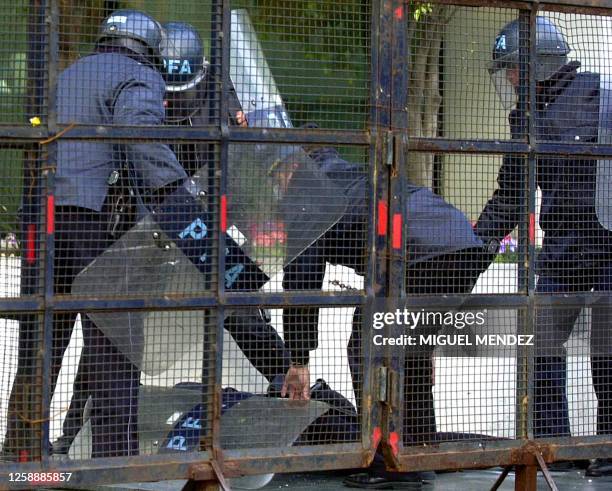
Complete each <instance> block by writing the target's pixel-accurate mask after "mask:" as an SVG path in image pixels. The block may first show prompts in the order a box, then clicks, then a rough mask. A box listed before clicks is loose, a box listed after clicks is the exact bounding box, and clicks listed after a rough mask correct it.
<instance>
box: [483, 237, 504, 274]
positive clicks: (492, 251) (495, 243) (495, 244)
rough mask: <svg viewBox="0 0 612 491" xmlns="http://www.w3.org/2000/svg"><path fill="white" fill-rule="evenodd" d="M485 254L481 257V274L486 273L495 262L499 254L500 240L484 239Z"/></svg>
mask: <svg viewBox="0 0 612 491" xmlns="http://www.w3.org/2000/svg"><path fill="white" fill-rule="evenodd" d="M482 241H483V242H484V246H483V253H482V256H481V261H482V262H481V265H480V269H481V272H484V271H486V269H487V268H488V267H489V266H490V265H491V263H492V262H493V261H495V257H496V256H497V252H498V251H499V240H497V239H483V240H482Z"/></svg>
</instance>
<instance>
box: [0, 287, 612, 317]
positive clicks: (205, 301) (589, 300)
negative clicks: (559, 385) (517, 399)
mask: <svg viewBox="0 0 612 491" xmlns="http://www.w3.org/2000/svg"><path fill="white" fill-rule="evenodd" d="M211 295H212V294H211ZM364 299H365V293H364V294H363V295H359V294H350V295H348V294H347V295H344V294H339V293H338V292H308V293H301V292H284V293H281V292H276V293H263V292H257V293H240V294H227V295H226V296H225V299H224V300H222V299H219V300H217V299H216V298H215V297H213V296H192V297H185V296H176V297H172V296H165V297H150V298H71V297H58V298H56V299H55V300H54V301H53V302H52V303H51V304H48V305H47V307H48V308H50V309H53V310H56V311H101V310H191V309H199V308H214V307H216V306H218V305H224V306H227V307H253V306H258V307H271V308H275V307H276V308H282V307H287V306H296V305H310V306H319V307H334V306H337V307H354V306H357V305H361V304H362V303H363V301H364ZM532 302H533V305H535V306H536V307H610V308H612V294H610V293H608V292H584V293H574V294H558V295H551V294H542V295H535V296H534V297H533V300H532ZM405 303H406V305H407V306H408V307H410V308H447V309H456V308H463V309H477V308H494V309H516V308H526V307H528V306H529V305H530V300H529V297H528V296H527V295H522V294H512V295H508V294H500V295H486V294H484V295H435V296H425V295H424V296H408V297H406V299H405ZM44 306H45V305H44V301H43V299H42V298H5V299H0V317H1V316H2V314H15V313H23V312H30V313H31V312H37V311H38V312H39V313H40V312H41V311H42V310H43V309H44Z"/></svg>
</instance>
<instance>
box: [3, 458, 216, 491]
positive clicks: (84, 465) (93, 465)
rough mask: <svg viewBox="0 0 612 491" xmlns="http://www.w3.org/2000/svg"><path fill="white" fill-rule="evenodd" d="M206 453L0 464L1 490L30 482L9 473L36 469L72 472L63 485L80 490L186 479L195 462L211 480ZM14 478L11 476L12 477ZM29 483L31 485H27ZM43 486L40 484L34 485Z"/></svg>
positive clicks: (27, 471)
mask: <svg viewBox="0 0 612 491" xmlns="http://www.w3.org/2000/svg"><path fill="white" fill-rule="evenodd" d="M209 461H210V454H209V453H208V452H202V453H191V452H190V453H187V452H186V453H180V454H179V453H173V454H163V455H149V456H144V455H141V456H137V457H129V458H126V457H113V458H96V459H88V460H76V461H70V460H50V461H48V465H45V466H44V467H43V466H42V464H41V463H40V462H26V463H7V464H5V463H0V491H1V490H5V489H24V485H28V484H29V483H24V482H14V481H10V474H13V475H14V474H15V473H19V474H20V475H21V474H24V473H25V474H26V475H27V473H35V472H45V473H49V472H51V473H54V472H71V473H72V476H70V481H69V482H67V483H62V488H73V489H80V488H81V487H82V486H85V485H90V484H118V483H127V482H155V481H165V480H170V479H189V478H190V477H191V469H192V467H193V465H194V464H196V463H197V464H198V468H199V474H200V476H201V478H202V480H212V479H214V472H213V471H212V467H211V466H210V465H209V464H206V462H209ZM13 479H14V476H13ZM30 485H31V484H30ZM41 486H43V483H39V484H38V485H37V486H36V487H41Z"/></svg>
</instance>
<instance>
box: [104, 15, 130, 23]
mask: <svg viewBox="0 0 612 491" xmlns="http://www.w3.org/2000/svg"><path fill="white" fill-rule="evenodd" d="M126 22H127V17H126V16H125V15H113V16H111V17H109V18H108V20H107V21H106V23H107V24H125V23H126Z"/></svg>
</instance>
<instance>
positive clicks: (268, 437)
mask: <svg viewBox="0 0 612 491" xmlns="http://www.w3.org/2000/svg"><path fill="white" fill-rule="evenodd" d="M193 385H194V388H197V384H193ZM235 394H236V397H235V398H234V400H233V401H231V403H230V404H227V402H229V401H225V402H224V404H223V407H222V409H221V412H222V415H221V425H220V427H221V436H220V441H221V446H222V448H224V449H226V450H227V449H232V448H254V447H268V448H280V447H287V446H291V445H292V444H293V443H294V442H295V441H296V440H297V438H298V437H299V436H300V434H301V433H302V432H303V431H304V430H305V429H306V428H307V427H308V425H310V424H311V423H312V422H313V421H315V420H316V419H317V418H318V417H320V416H321V415H323V414H324V413H325V412H326V411H328V410H329V405H328V404H326V403H324V402H321V401H313V400H311V401H308V402H307V403H305V402H298V401H290V400H288V399H277V398H273V397H264V396H258V395H253V394H248V393H240V392H235ZM201 398H202V393H201V388H200V390H194V389H193V388H190V389H187V388H182V387H181V386H180V385H179V386H176V387H172V388H166V387H150V386H143V387H142V388H141V389H140V394H139V402H138V434H139V436H140V438H139V447H140V453H141V454H145V455H146V454H156V453H177V452H178V453H180V452H197V451H198V450H199V448H200V437H201V431H202V426H203V425H202V422H203V421H207V420H208V417H207V414H206V409H205V405H204V404H203V403H202V402H201ZM226 405H229V406H231V407H227V408H226ZM90 456H91V423H90V421H89V420H88V418H87V415H84V424H83V427H82V428H81V430H80V431H79V433H78V434H77V436H76V437H75V439H74V441H73V443H72V445H71V447H70V449H69V451H68V457H69V458H70V459H73V460H76V459H87V458H90ZM273 476H274V474H262V475H253V476H244V477H240V478H232V479H228V483H229V484H230V486H231V488H232V489H258V488H260V487H263V486H265V485H266V484H267V483H268V482H269V481H270V480H271V479H272V477H273ZM184 483H185V482H184V481H162V482H159V483H155V484H153V483H149V484H148V485H147V489H157V490H160V491H162V490H165V491H170V490H176V491H179V490H181V489H183V486H184Z"/></svg>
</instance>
